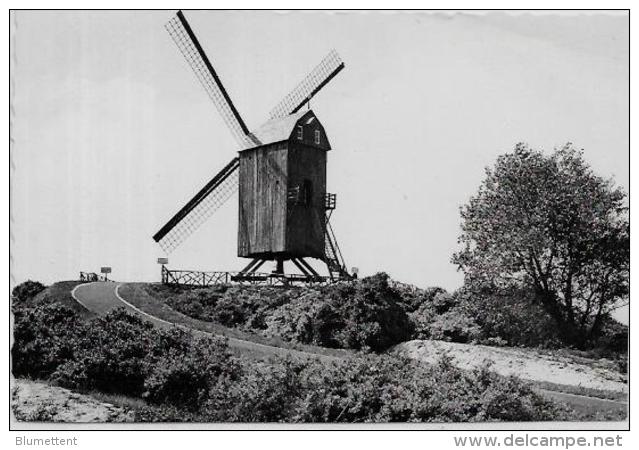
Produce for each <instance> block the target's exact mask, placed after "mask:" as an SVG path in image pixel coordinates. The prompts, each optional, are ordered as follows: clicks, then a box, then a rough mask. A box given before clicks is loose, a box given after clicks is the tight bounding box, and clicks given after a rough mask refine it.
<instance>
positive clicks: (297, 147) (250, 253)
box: [153, 11, 350, 281]
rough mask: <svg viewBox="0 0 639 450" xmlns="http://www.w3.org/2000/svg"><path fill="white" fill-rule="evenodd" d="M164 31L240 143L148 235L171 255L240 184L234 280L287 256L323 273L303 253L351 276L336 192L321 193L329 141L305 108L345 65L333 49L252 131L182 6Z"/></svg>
mask: <svg viewBox="0 0 639 450" xmlns="http://www.w3.org/2000/svg"><path fill="white" fill-rule="evenodd" d="M167 30H168V31H169V34H170V35H171V37H172V38H173V40H174V41H175V43H176V44H177V46H178V48H179V49H180V51H181V52H182V54H183V55H184V57H185V59H186V60H187V61H188V62H189V64H190V65H191V68H192V69H193V71H194V73H195V75H196V76H197V78H198V79H199V81H200V82H201V84H202V86H203V87H204V89H205V90H206V92H207V94H208V95H209V97H211V99H212V100H213V102H214V104H215V105H216V107H217V109H218V111H219V112H220V113H221V115H222V117H223V119H224V120H225V122H226V123H227V125H228V126H229V128H230V130H231V132H232V133H233V135H234V137H235V138H236V140H237V141H238V144H239V147H240V148H239V150H238V156H237V157H235V158H233V159H232V160H231V162H230V163H229V164H227V165H226V166H225V167H224V168H223V169H222V170H221V171H220V172H218V173H217V174H216V175H215V176H214V177H213V178H212V179H211V180H210V181H209V182H208V183H207V184H206V185H205V186H204V188H202V189H201V190H200V191H199V192H198V193H197V194H196V195H195V196H194V197H193V198H192V199H191V200H190V201H189V202H188V203H187V204H186V205H184V207H182V208H181V209H180V210H179V211H178V213H177V214H175V215H174V216H173V217H172V218H171V219H170V220H169V221H168V222H167V223H166V224H165V225H164V226H163V227H162V228H161V229H160V230H159V231H158V232H157V233H156V234H155V235H154V236H153V239H154V240H155V241H156V242H158V243H159V244H160V246H161V247H162V248H163V249H164V250H165V251H166V252H167V253H169V252H170V251H172V250H173V249H174V248H176V247H177V246H178V245H180V244H181V243H182V242H183V241H184V240H185V239H186V237H188V236H189V235H190V234H191V233H192V232H193V231H195V229H197V228H198V227H199V225H201V224H202V223H203V222H204V221H205V220H206V219H208V217H209V216H210V215H212V213H213V212H214V211H215V210H217V208H219V207H220V206H221V205H222V204H223V203H225V202H226V200H227V199H228V198H230V196H231V195H232V194H233V193H234V192H235V191H236V190H237V189H238V188H239V220H238V224H239V226H238V235H237V236H238V245H237V254H238V256H240V257H243V258H251V262H250V263H249V264H248V265H247V266H246V267H245V268H244V270H242V271H241V272H240V273H239V274H238V275H237V276H236V278H237V279H238V280H241V279H250V278H251V276H252V274H254V273H255V272H256V271H257V269H258V268H259V267H260V266H261V265H262V264H263V263H264V262H266V261H276V263H277V265H276V269H275V271H274V273H276V274H278V275H283V274H284V261H292V262H293V263H295V265H296V266H297V267H298V269H299V270H300V271H301V272H302V274H303V275H304V276H306V277H307V278H308V279H309V280H311V281H314V280H317V279H319V278H322V277H321V276H320V275H319V274H318V273H317V272H316V271H315V269H314V268H313V267H312V266H311V265H310V264H308V262H306V261H305V260H304V258H315V259H318V260H321V261H323V262H325V263H326V265H327V267H328V272H329V277H330V279H332V280H335V279H343V278H348V277H350V275H349V274H348V271H347V270H346V266H345V264H344V261H343V258H342V257H341V253H340V251H339V247H338V246H337V243H336V241H335V239H334V235H333V233H332V230H331V227H330V222H329V218H330V215H331V213H332V211H333V210H334V209H335V198H336V197H335V194H329V193H327V192H326V160H327V153H328V151H330V150H331V146H330V143H329V140H328V137H327V135H326V131H325V129H324V127H323V126H322V124H321V122H320V121H319V119H318V118H317V116H316V115H315V113H314V112H313V111H312V110H310V109H304V108H303V107H304V106H305V105H307V104H308V102H309V100H310V99H311V98H312V97H313V96H314V95H315V94H316V93H317V92H318V91H319V90H320V89H321V88H322V87H323V86H325V85H326V84H327V83H328V82H329V81H330V80H331V79H332V78H333V77H334V76H335V75H336V74H337V73H338V72H339V71H340V70H342V69H343V68H344V63H343V62H342V61H341V59H340V58H339V56H338V55H337V53H336V52H335V51H331V52H330V53H329V54H328V56H327V57H325V58H324V59H323V60H322V61H321V62H320V64H319V65H318V66H317V67H316V68H315V69H314V70H313V71H312V72H311V73H310V74H309V75H308V76H307V77H306V78H305V79H304V80H303V81H302V82H301V83H300V84H299V85H298V86H297V87H296V88H295V89H294V90H293V91H292V92H291V93H289V94H288V95H287V96H286V97H285V98H284V99H283V100H282V101H281V102H280V103H279V104H278V105H277V106H276V107H275V108H274V109H273V110H272V111H271V113H270V119H269V120H268V121H267V122H266V123H264V124H263V125H262V126H260V127H259V128H257V129H255V130H254V131H253V132H250V131H249V130H248V128H247V127H246V125H245V123H244V121H243V120H242V118H241V117H240V115H239V113H238V111H237V109H236V108H235V106H234V105H233V103H232V102H231V99H230V97H229V95H228V93H227V92H226V90H225V89H224V86H223V85H222V83H221V81H220V79H219V77H218V76H217V74H216V72H215V70H214V69H213V66H212V65H211V63H210V61H209V60H208V58H207V56H206V54H205V53H204V50H203V49H202V47H201V45H200V44H199V42H198V40H197V38H196V37H195V34H194V33H193V31H192V29H191V27H190V26H189V24H188V22H187V21H186V18H185V17H184V15H183V14H182V12H181V11H180V12H178V14H177V15H176V17H175V18H174V19H173V20H171V21H170V22H169V23H168V24H167Z"/></svg>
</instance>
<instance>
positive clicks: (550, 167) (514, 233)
mask: <svg viewBox="0 0 639 450" xmlns="http://www.w3.org/2000/svg"><path fill="white" fill-rule="evenodd" d="M461 216H462V234H461V236H460V239H459V240H460V243H461V244H462V245H463V248H462V250H461V251H459V252H458V253H457V254H455V255H454V257H453V262H455V263H456V264H458V265H459V267H460V268H461V269H462V270H463V271H464V273H465V275H466V286H467V287H468V288H469V289H471V290H472V291H475V292H477V291H482V290H485V289H488V290H491V289H492V290H498V291H501V290H504V289H505V290H509V289H512V288H513V286H514V287H515V288H528V289H529V290H530V291H531V292H532V293H533V294H534V295H532V296H530V297H529V300H530V303H531V304H534V305H539V306H541V307H542V308H543V310H544V311H545V312H546V314H548V315H549V316H550V317H552V319H553V320H554V323H555V328H556V329H557V330H559V332H560V333H561V335H562V336H561V337H562V339H563V340H564V342H566V343H568V344H571V345H575V346H578V347H580V348H586V347H588V346H592V345H593V343H594V342H595V341H597V339H598V338H599V337H600V336H601V335H602V333H603V329H604V326H605V324H606V322H607V321H608V314H609V312H610V311H611V310H612V308H614V306H615V305H617V304H618V303H619V302H620V301H622V300H625V299H627V296H628V283H629V262H630V261H629V260H630V245H629V243H630V228H629V223H628V208H627V206H626V194H625V193H624V192H623V191H622V190H621V189H620V188H618V187H615V186H614V185H613V183H612V182H611V181H607V180H604V179H602V178H601V177H599V176H597V175H595V174H594V173H593V171H592V169H591V168H590V167H589V166H588V164H587V163H586V162H585V161H584V159H583V156H582V154H581V152H579V151H576V150H575V149H574V148H573V147H572V146H571V145H570V144H568V145H566V146H565V147H563V148H561V149H559V150H556V151H555V152H554V153H552V154H551V155H548V156H546V155H544V154H543V153H542V152H540V151H535V150H532V149H530V148H528V147H527V146H526V145H524V144H519V145H517V146H516V148H515V151H514V152H513V153H510V154H505V155H502V156H500V157H499V158H498V159H497V163H496V164H495V167H494V168H492V169H487V170H486V178H485V180H484V181H483V183H482V185H481V187H480V189H479V191H478V193H477V194H476V195H475V196H474V197H473V198H471V200H470V202H469V203H468V204H467V205H466V206H464V207H463V208H462V210H461Z"/></svg>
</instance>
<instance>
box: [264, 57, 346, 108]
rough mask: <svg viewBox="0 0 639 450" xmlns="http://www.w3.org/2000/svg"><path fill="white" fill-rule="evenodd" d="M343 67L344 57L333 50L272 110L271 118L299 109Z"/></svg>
mask: <svg viewBox="0 0 639 450" xmlns="http://www.w3.org/2000/svg"><path fill="white" fill-rule="evenodd" d="M343 68H344V62H343V61H342V58H340V56H339V55H338V54H337V52H336V51H335V50H331V51H330V52H329V53H328V55H326V56H325V57H324V59H322V61H321V62H320V63H319V64H318V65H317V66H316V67H315V68H314V69H313V70H312V71H311V73H309V74H308V75H307V76H306V78H304V79H303V80H302V81H301V82H300V83H299V84H298V85H297V86H296V87H295V89H293V90H292V91H291V92H290V93H289V94H288V95H287V96H286V97H284V98H283V99H282V101H280V102H279V103H278V104H277V106H276V107H275V108H273V109H272V110H271V112H270V113H269V116H270V118H271V119H275V118H278V117H285V116H288V115H289V114H293V113H295V112H297V111H299V110H300V109H301V108H302V106H304V105H305V104H306V103H307V102H308V101H309V100H310V99H311V98H313V96H314V95H315V94H317V93H318V92H319V90H320V89H322V88H323V87H324V86H325V85H326V84H327V83H328V82H329V81H331V80H332V79H333V77H334V76H335V75H337V74H338V73H339V71H340V70H342V69H343Z"/></svg>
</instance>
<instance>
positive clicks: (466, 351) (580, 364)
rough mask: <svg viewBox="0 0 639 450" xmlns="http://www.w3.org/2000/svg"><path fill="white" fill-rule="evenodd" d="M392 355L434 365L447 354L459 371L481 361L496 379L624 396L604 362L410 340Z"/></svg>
mask: <svg viewBox="0 0 639 450" xmlns="http://www.w3.org/2000/svg"><path fill="white" fill-rule="evenodd" d="M394 351H395V352H397V353H400V354H404V355H406V356H409V357H410V358H413V359H417V360H420V361H425V362H429V363H434V362H436V361H437V359H438V358H439V357H440V356H442V355H444V354H448V355H449V356H451V357H452V358H453V363H454V364H455V365H456V366H458V367H459V368H461V369H474V368H477V367H479V366H480V365H482V364H483V363H484V361H490V362H491V363H492V364H491V370H494V371H495V372H497V373H499V374H500V375H504V376H509V375H516V376H518V377H520V378H522V379H525V380H529V381H539V382H549V383H555V384H564V385H572V386H578V387H583V388H587V389H599V390H606V391H613V392H621V393H624V392H627V388H628V385H627V384H626V383H625V382H624V381H625V380H624V376H623V375H622V374H621V373H619V372H617V371H615V370H611V368H610V363H609V362H607V361H602V362H599V361H597V360H587V361H586V360H585V359H583V358H582V359H581V361H580V360H578V359H575V358H569V357H565V356H559V355H552V356H551V355H548V354H543V353H540V352H537V351H535V350H534V349H518V348H505V347H489V346H486V345H469V344H457V343H454V342H443V341H429V340H414V341H409V342H403V343H401V344H399V345H397V346H396V347H395V348H394ZM606 362H607V364H606Z"/></svg>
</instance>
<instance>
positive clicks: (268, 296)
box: [167, 274, 412, 351]
mask: <svg viewBox="0 0 639 450" xmlns="http://www.w3.org/2000/svg"><path fill="white" fill-rule="evenodd" d="M167 302H168V304H169V305H170V306H172V307H173V308H176V309H177V310H179V311H180V312H182V313H184V314H188V315H191V316H192V317H195V318H198V319H201V320H213V321H217V322H219V323H221V324H223V325H226V326H229V327H238V328H245V329H248V330H250V331H256V332H259V333H261V334H263V335H265V336H269V337H273V336H278V337H282V338H284V339H286V340H289V341H295V342H300V343H304V344H316V345H321V346H325V347H333V348H352V349H363V348H370V349H372V350H375V351H383V350H385V349H387V348H388V347H390V346H392V345H394V344H397V343H399V342H401V341H403V340H406V339H408V338H409V337H410V336H411V333H412V323H411V322H410V320H409V318H408V316H407V315H406V312H405V310H404V307H403V305H402V297H401V295H400V294H399V293H398V292H397V291H396V290H395V289H393V288H391V287H390V286H389V282H388V275H386V274H377V275H375V276H373V277H368V278H364V279H362V280H360V281H357V282H354V283H352V284H339V285H331V286H324V287H321V288H313V287H308V288H303V289H302V288H295V287H292V288H274V287H262V286H260V287H247V286H242V287H230V288H228V289H225V290H224V291H223V292H219V291H217V292H216V291H213V290H212V289H202V290H199V291H194V292H187V293H186V294H183V295H181V296H179V297H174V296H172V297H170V298H169V300H168V301H167Z"/></svg>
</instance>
